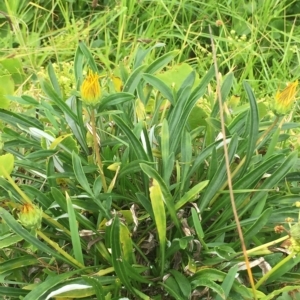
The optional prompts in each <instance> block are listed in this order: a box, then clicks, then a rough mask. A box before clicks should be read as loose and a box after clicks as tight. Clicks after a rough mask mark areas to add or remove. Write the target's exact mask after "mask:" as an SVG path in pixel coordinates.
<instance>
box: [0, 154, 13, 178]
mask: <svg viewBox="0 0 300 300" xmlns="http://www.w3.org/2000/svg"><path fill="white" fill-rule="evenodd" d="M14 162H15V159H14V156H13V155H12V154H10V153H8V154H4V155H0V176H3V177H5V178H6V175H10V174H11V172H12V170H13V169H14Z"/></svg>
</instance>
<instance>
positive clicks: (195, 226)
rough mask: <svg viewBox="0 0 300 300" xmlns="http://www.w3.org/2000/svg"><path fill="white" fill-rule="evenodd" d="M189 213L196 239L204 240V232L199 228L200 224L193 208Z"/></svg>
mask: <svg viewBox="0 0 300 300" xmlns="http://www.w3.org/2000/svg"><path fill="white" fill-rule="evenodd" d="M191 211H192V219H193V225H194V228H195V230H196V233H197V236H198V239H199V240H200V241H201V240H202V239H203V238H204V232H203V229H202V226H201V222H200V220H199V215H198V214H197V212H196V209H195V208H194V207H193V208H192V209H191Z"/></svg>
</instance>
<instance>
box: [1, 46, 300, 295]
mask: <svg viewBox="0 0 300 300" xmlns="http://www.w3.org/2000/svg"><path fill="white" fill-rule="evenodd" d="M159 47H161V44H157V45H155V46H154V47H153V48H148V49H147V51H146V50H145V49H143V48H141V47H140V46H139V47H137V48H136V49H135V51H134V52H133V53H134V54H132V57H131V58H130V59H129V60H127V61H125V62H124V64H120V66H119V67H118V69H117V70H113V71H114V72H115V74H118V76H116V75H112V73H114V72H112V73H110V72H108V71H107V72H106V71H105V70H103V69H101V68H100V63H99V58H98V57H97V56H93V54H92V53H91V52H90V50H89V49H88V48H87V47H86V46H85V44H84V43H80V45H79V47H78V49H77V52H76V54H75V59H74V74H75V79H76V83H75V84H77V90H76V91H73V93H72V95H69V97H68V98H67V99H65V98H63V97H62V96H61V95H63V93H61V91H60V86H59V84H57V83H59V78H57V77H56V74H55V73H54V69H53V68H52V66H51V64H50V65H49V67H48V72H49V75H50V76H49V78H48V79H44V80H42V81H41V87H42V90H43V97H42V98H41V100H38V99H34V98H33V97H30V96H25V95H24V96H21V97H14V98H13V99H12V100H13V101H16V102H18V104H19V105H21V106H22V105H24V110H26V107H28V106H30V108H34V114H30V113H28V114H25V113H16V112H12V111H10V110H4V109H1V110H0V118H1V120H2V122H4V123H5V124H7V125H6V127H5V128H4V129H3V137H2V138H3V148H2V150H3V151H4V152H5V153H6V154H5V155H9V156H5V155H2V156H0V175H1V177H0V185H1V197H2V202H1V203H2V204H1V207H0V216H1V223H0V230H1V233H2V234H1V240H0V251H1V252H0V253H1V256H0V257H1V258H0V273H1V274H2V282H3V285H2V286H1V287H0V294H2V295H4V294H5V295H6V297H9V298H10V299H15V298H19V299H20V298H22V299H24V300H32V299H51V298H56V299H64V298H69V299H76V298H81V299H103V300H109V299H115V300H117V299H178V300H186V299H216V300H220V299H264V300H267V299H273V298H274V297H277V295H285V294H287V293H289V292H292V291H293V292H294V291H295V290H297V289H299V288H300V287H299V286H298V282H299V273H298V272H297V270H298V269H297V268H298V267H297V266H298V263H299V262H300V256H299V254H298V253H299V223H298V216H299V209H298V207H297V206H298V204H297V203H298V202H297V201H299V199H298V198H299V195H298V192H299V188H298V186H297V181H298V172H299V160H298V152H297V151H294V150H293V149H292V147H290V145H289V140H290V139H291V138H294V137H293V136H292V135H293V133H294V131H293V129H295V128H297V127H298V124H296V123H294V122H292V121H287V120H288V119H286V118H285V115H288V114H289V113H291V114H292V109H293V102H294V100H295V98H296V94H297V81H295V82H294V83H292V84H290V85H289V86H287V88H286V89H285V90H284V91H283V92H280V93H277V94H276V95H274V101H273V103H270V107H271V106H273V105H274V111H275V112H276V114H272V113H270V114H264V113H262V112H261V110H262V106H261V105H260V103H259V102H258V101H257V99H256V97H255V94H254V92H253V91H252V89H251V86H250V84H249V83H248V82H247V81H245V82H244V83H243V91H242V93H241V95H240V100H239V102H240V105H239V104H237V105H235V106H234V107H233V106H232V107H230V103H229V101H230V99H232V94H233V86H234V82H235V78H234V74H233V73H232V72H229V73H227V74H222V77H221V76H220V74H219V73H218V72H217V71H216V70H217V68H216V67H217V62H216V59H214V63H213V64H212V67H211V68H210V69H207V70H206V72H204V73H202V74H198V73H197V72H195V71H194V70H193V68H192V67H191V66H190V65H188V64H177V63H176V55H177V54H178V52H177V51H171V52H166V53H165V54H163V55H161V56H159V57H157V58H155V59H151V58H149V57H148V56H147V55H150V54H151V51H155V49H157V48H159ZM84 70H85V71H87V75H86V76H84ZM176 74H186V75H185V76H180V77H178V76H175V75H176ZM170 78H171V79H172V82H170ZM218 100H221V101H218ZM229 108H230V109H229ZM223 114H224V117H225V118H221V116H223ZM278 120H280V122H278ZM289 120H290V119H289ZM228 170H229V171H228ZM231 200H233V201H234V204H235V205H234V207H233V206H232V202H231ZM294 203H296V204H295V205H294ZM236 217H237V218H236ZM287 218H290V219H287ZM291 219H293V221H291ZM287 220H289V221H290V222H287ZM237 226H239V227H240V229H241V234H242V237H243V241H241V239H240V238H239V236H238V234H237ZM33 229H34V230H33ZM20 249H22V250H20ZM25 275H26V276H25ZM20 278H22V279H20ZM12 284H13V286H12ZM278 299H279V298H278ZM282 299H283V298H282ZM285 299H288V298H285Z"/></svg>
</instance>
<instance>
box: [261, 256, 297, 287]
mask: <svg viewBox="0 0 300 300" xmlns="http://www.w3.org/2000/svg"><path fill="white" fill-rule="evenodd" d="M293 256H295V253H294V252H293V251H292V252H291V253H290V254H289V255H288V256H287V257H285V258H284V259H283V260H281V261H280V262H279V263H278V264H277V265H276V266H274V267H273V268H272V269H271V270H270V271H269V272H268V273H266V274H265V275H264V276H263V277H262V278H261V279H260V280H258V282H257V283H256V285H255V288H256V289H258V288H259V287H260V286H261V285H262V284H263V283H264V282H265V281H266V280H267V279H268V278H269V277H270V276H271V275H272V274H273V273H274V272H276V271H277V270H278V269H279V268H280V267H281V266H283V265H284V264H286V263H287V262H288V261H289V260H290V259H291V258H293Z"/></svg>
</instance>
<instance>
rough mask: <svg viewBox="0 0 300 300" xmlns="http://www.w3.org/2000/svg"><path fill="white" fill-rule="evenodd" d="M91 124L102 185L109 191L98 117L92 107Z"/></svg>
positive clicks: (105, 190)
mask: <svg viewBox="0 0 300 300" xmlns="http://www.w3.org/2000/svg"><path fill="white" fill-rule="evenodd" d="M91 125H92V131H93V141H94V155H95V157H96V162H97V165H98V168H99V172H100V176H101V181H102V187H103V190H104V193H106V192H107V185H106V180H105V176H104V172H103V164H102V160H101V155H100V148H99V144H98V140H97V132H96V118H95V110H94V109H93V108H92V109H91Z"/></svg>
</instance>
